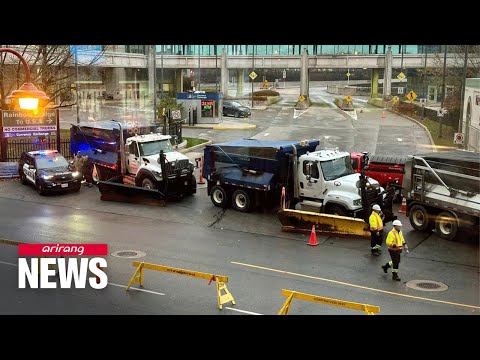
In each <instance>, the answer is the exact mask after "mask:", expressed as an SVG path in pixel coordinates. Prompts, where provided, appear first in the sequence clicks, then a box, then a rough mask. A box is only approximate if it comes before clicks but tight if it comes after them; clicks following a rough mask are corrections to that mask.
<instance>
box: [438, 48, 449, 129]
mask: <svg viewBox="0 0 480 360" xmlns="http://www.w3.org/2000/svg"><path fill="white" fill-rule="evenodd" d="M447 47H448V45H445V51H444V53H443V80H442V102H441V105H440V111H442V112H443V104H444V102H445V76H446V73H447ZM439 122H440V126H439V129H438V137H439V138H441V137H442V123H443V116H441V117H440V121H439Z"/></svg>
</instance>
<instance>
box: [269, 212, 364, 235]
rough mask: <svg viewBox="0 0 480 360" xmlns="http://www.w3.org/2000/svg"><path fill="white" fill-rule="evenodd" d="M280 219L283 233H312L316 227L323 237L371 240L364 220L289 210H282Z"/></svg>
mask: <svg viewBox="0 0 480 360" xmlns="http://www.w3.org/2000/svg"><path fill="white" fill-rule="evenodd" d="M278 218H279V220H280V222H281V223H282V231H292V232H311V231H312V225H315V231H316V232H317V233H319V234H322V235H327V236H339V237H352V238H361V239H370V231H369V230H368V224H366V223H365V221H363V220H362V219H355V218H351V217H346V216H337V215H329V214H320V213H316V212H310V211H301V210H289V209H283V210H280V211H279V212H278Z"/></svg>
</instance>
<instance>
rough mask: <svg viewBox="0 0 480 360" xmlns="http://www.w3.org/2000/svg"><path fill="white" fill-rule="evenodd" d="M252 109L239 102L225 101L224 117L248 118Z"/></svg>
mask: <svg viewBox="0 0 480 360" xmlns="http://www.w3.org/2000/svg"><path fill="white" fill-rule="evenodd" d="M251 114H252V112H251V111H250V109H249V108H248V107H246V106H243V105H242V104H240V103H239V102H237V101H231V100H223V116H235V117H236V118H238V117H248V116H250V115H251Z"/></svg>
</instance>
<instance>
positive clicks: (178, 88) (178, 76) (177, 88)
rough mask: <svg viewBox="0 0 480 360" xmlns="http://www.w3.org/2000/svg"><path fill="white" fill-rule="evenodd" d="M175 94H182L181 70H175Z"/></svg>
mask: <svg viewBox="0 0 480 360" xmlns="http://www.w3.org/2000/svg"><path fill="white" fill-rule="evenodd" d="M175 92H183V69H177V70H175Z"/></svg>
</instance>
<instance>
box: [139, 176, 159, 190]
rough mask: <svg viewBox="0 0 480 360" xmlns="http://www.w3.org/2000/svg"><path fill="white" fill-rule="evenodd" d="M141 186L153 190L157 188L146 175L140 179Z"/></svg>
mask: <svg viewBox="0 0 480 360" xmlns="http://www.w3.org/2000/svg"><path fill="white" fill-rule="evenodd" d="M142 188H144V189H151V190H154V189H156V188H157V186H156V185H155V183H154V182H153V180H152V179H150V178H148V177H147V178H145V179H143V181H142Z"/></svg>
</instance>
